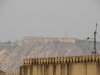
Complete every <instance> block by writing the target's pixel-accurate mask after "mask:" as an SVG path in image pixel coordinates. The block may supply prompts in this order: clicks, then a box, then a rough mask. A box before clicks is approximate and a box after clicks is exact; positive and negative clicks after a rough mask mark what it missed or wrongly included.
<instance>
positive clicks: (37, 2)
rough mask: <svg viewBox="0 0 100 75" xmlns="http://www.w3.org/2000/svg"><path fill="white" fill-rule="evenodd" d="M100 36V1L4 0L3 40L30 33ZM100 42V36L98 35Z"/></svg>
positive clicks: (0, 10) (0, 16) (0, 0)
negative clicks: (96, 34)
mask: <svg viewBox="0 0 100 75" xmlns="http://www.w3.org/2000/svg"><path fill="white" fill-rule="evenodd" d="M96 23H97V24H98V30H97V31H98V35H99V36H100V1H99V0H81V1H80V0H71V1H69V0H30V1H27V0H0V41H1V42H6V41H16V40H22V38H23V37H28V36H32V37H34V36H37V37H40V36H43V37H46V36H48V37H66V31H67V37H71V38H72V37H73V38H78V39H86V38H87V37H91V38H93V32H94V31H95V26H96ZM97 38H98V39H97V40H98V41H100V37H98V36H97Z"/></svg>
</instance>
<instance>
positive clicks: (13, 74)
mask: <svg viewBox="0 0 100 75" xmlns="http://www.w3.org/2000/svg"><path fill="white" fill-rule="evenodd" d="M0 75H20V73H0Z"/></svg>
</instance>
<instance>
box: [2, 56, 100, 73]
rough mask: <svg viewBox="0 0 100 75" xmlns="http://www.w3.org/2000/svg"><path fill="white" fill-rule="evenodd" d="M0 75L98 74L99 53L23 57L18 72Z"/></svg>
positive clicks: (99, 69) (99, 70) (99, 64)
mask: <svg viewBox="0 0 100 75" xmlns="http://www.w3.org/2000/svg"><path fill="white" fill-rule="evenodd" d="M0 75H100V55H86V56H68V57H49V58H29V59H23V65H22V66H20V72H19V73H0Z"/></svg>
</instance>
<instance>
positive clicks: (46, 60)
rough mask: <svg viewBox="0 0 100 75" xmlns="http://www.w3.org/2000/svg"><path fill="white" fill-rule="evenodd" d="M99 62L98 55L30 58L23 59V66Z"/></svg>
mask: <svg viewBox="0 0 100 75" xmlns="http://www.w3.org/2000/svg"><path fill="white" fill-rule="evenodd" d="M94 61H100V55H87V56H71V57H51V58H30V59H23V65H33V64H50V63H55V64H56V63H69V62H71V63H72V62H73V63H77V62H78V63H80V62H94Z"/></svg>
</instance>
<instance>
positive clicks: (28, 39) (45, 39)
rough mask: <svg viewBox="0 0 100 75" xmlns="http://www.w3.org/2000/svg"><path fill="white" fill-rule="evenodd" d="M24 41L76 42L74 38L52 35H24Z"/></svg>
mask: <svg viewBox="0 0 100 75" xmlns="http://www.w3.org/2000/svg"><path fill="white" fill-rule="evenodd" d="M23 41H24V42H45V43H48V42H70V43H75V39H74V38H65V37H62V38H52V37H24V38H23Z"/></svg>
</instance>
